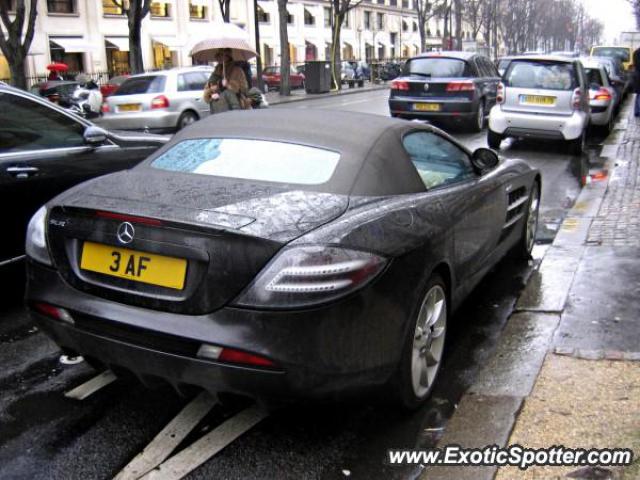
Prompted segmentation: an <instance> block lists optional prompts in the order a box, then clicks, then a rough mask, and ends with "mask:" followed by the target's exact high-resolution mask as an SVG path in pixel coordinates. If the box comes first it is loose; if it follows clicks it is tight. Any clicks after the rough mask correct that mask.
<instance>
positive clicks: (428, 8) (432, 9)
mask: <svg viewBox="0 0 640 480" xmlns="http://www.w3.org/2000/svg"><path fill="white" fill-rule="evenodd" d="M413 8H414V9H415V11H416V14H417V16H418V32H419V33H420V51H421V52H424V51H425V50H426V49H427V24H428V22H429V20H431V19H432V18H433V17H434V16H435V15H437V14H438V12H439V3H438V1H437V0H414V2H413Z"/></svg>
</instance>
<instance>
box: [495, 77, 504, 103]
mask: <svg viewBox="0 0 640 480" xmlns="http://www.w3.org/2000/svg"><path fill="white" fill-rule="evenodd" d="M496 103H498V104H502V103H504V83H502V82H500V83H499V84H498V89H497V90H496Z"/></svg>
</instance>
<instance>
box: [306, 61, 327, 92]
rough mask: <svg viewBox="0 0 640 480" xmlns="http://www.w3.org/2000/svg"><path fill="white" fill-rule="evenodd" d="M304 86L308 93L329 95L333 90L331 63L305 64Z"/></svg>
mask: <svg viewBox="0 0 640 480" xmlns="http://www.w3.org/2000/svg"><path fill="white" fill-rule="evenodd" d="M304 84H305V87H306V91H307V93H327V92H329V91H330V90H331V62H321V61H313V62H305V64H304Z"/></svg>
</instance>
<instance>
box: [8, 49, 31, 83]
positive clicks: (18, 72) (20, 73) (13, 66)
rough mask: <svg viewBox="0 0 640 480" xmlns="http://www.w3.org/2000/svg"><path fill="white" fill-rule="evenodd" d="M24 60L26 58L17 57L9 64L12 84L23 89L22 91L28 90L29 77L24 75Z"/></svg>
mask: <svg viewBox="0 0 640 480" xmlns="http://www.w3.org/2000/svg"><path fill="white" fill-rule="evenodd" d="M24 60H25V56H20V55H15V56H14V59H13V61H10V62H9V69H10V71H11V83H12V84H13V86H14V87H17V88H21V89H22V90H26V89H27V88H28V85H27V77H26V75H25V73H24V72H25V68H24V67H25V65H24Z"/></svg>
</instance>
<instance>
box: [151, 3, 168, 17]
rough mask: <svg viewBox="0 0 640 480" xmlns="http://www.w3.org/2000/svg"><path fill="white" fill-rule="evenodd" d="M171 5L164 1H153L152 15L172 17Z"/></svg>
mask: <svg viewBox="0 0 640 480" xmlns="http://www.w3.org/2000/svg"><path fill="white" fill-rule="evenodd" d="M170 7H171V6H170V5H169V4H168V3H164V2H152V3H151V16H152V17H156V18H169V17H171V8H170Z"/></svg>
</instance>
